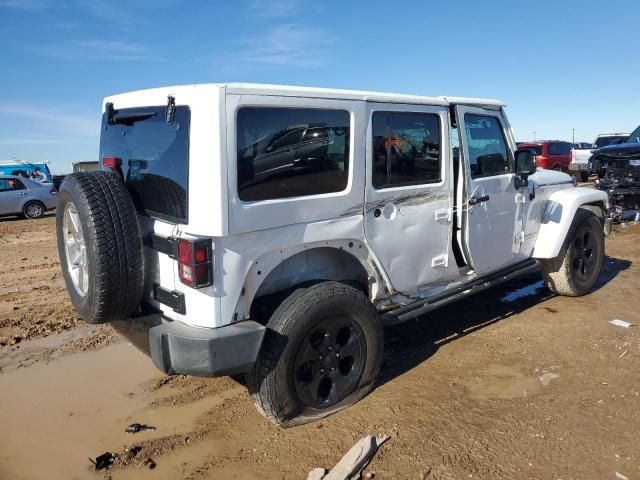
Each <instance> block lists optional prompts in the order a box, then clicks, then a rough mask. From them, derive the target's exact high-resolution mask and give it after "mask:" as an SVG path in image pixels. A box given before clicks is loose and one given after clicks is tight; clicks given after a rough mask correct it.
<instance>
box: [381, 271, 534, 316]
mask: <svg viewBox="0 0 640 480" xmlns="http://www.w3.org/2000/svg"><path fill="white" fill-rule="evenodd" d="M537 269H538V262H537V261H536V260H532V259H529V260H527V261H525V262H522V263H518V264H517V265H513V266H511V267H509V268H506V269H504V270H500V271H498V272H495V273H492V274H489V275H487V276H484V277H480V278H476V279H475V280H472V281H470V282H468V283H465V284H463V285H458V286H457V287H455V288H452V289H451V290H447V291H446V292H443V293H439V294H438V295H434V296H432V297H428V298H423V299H420V300H416V301H415V302H412V303H410V304H408V305H404V306H402V307H398V308H396V309H395V310H391V311H390V312H387V313H386V314H385V315H383V316H382V321H383V323H384V324H385V325H396V324H399V323H402V322H404V321H406V320H410V319H412V318H415V317H418V316H420V315H423V314H425V313H427V312H430V311H432V310H435V309H436V308H440V307H442V306H443V305H446V304H447V303H450V302H453V301H454V300H458V299H460V298H462V297H468V296H469V295H473V294H474V293H478V292H481V291H483V290H486V289H487V288H491V287H493V286H495V285H498V284H500V283H502V282H506V281H507V280H511V279H512V278H516V277H519V276H522V275H525V274H527V273H533V272H535V271H536V270H537Z"/></svg>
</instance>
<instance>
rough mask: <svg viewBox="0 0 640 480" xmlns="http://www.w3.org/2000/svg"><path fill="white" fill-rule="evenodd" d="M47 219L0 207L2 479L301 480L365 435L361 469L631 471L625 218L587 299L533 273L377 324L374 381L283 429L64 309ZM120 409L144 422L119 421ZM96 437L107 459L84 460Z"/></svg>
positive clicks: (637, 446)
mask: <svg viewBox="0 0 640 480" xmlns="http://www.w3.org/2000/svg"><path fill="white" fill-rule="evenodd" d="M54 227H55V218H54V217H53V216H49V217H47V218H44V219H41V220H11V219H8V220H0V248H1V249H2V252H3V257H2V259H3V261H2V269H1V270H0V431H1V433H2V434H1V435H0V479H1V480H5V479H6V480H9V479H11V480H13V479H34V478H47V479H53V480H57V479H83V478H89V479H90V478H97V479H100V478H113V479H114V480H120V479H132V478H136V479H139V478H140V479H144V478H149V479H158V480H160V479H176V478H185V479H192V480H196V479H252V480H253V479H305V478H306V476H307V473H308V472H309V470H311V469H312V468H313V467H316V466H322V467H331V466H333V465H334V464H335V463H336V462H337V461H338V460H339V459H340V457H341V456H342V455H343V454H344V453H345V452H346V451H347V450H348V449H349V448H350V447H351V446H352V445H353V443H354V442H355V441H356V440H357V439H359V438H360V437H361V436H362V435H364V434H368V433H370V434H388V435H390V436H391V439H390V440H389V441H388V442H387V443H386V444H385V445H384V446H383V447H382V449H381V450H380V452H379V453H378V455H377V456H376V457H375V458H374V460H373V462H372V463H371V464H370V466H369V467H368V468H367V471H368V472H372V473H374V474H375V478H376V479H414V480H415V479H417V480H420V479H423V480H426V479H429V480H450V479H462V478H465V479H466V478H480V479H553V480H558V479H563V480H569V479H608V478H611V479H616V478H619V479H624V478H628V479H630V480H633V479H640V436H639V435H638V433H639V432H640V408H639V407H640V335H639V333H638V328H640V314H639V308H638V301H637V298H638V293H637V292H638V291H639V289H640V275H639V273H640V266H639V265H640V225H629V226H625V227H621V228H617V230H616V232H614V234H612V236H610V237H609V238H608V239H607V258H606V264H605V271H604V273H603V275H602V277H601V280H600V282H599V284H598V286H597V290H596V291H595V292H593V293H592V294H590V295H588V296H586V297H582V298H564V297H556V296H553V295H552V294H551V293H550V292H548V291H547V290H546V289H545V288H544V287H543V286H542V283H541V282H540V278H539V277H537V276H533V277H529V278H526V279H521V280H518V281H512V282H510V283H508V284H505V285H502V286H500V287H497V288H495V289H493V290H491V291H489V292H485V293H483V294H479V295H476V296H473V297H470V298H468V299H466V300H464V301H462V302H458V303H457V304H454V305H450V306H448V307H445V308H443V309H441V310H439V311H436V312H434V313H431V314H429V315H428V316H426V317H425V318H422V319H420V320H419V321H411V322H409V323H406V324H404V325H401V326H396V327H393V328H387V329H385V336H386V340H385V360H384V364H383V373H382V376H381V378H380V379H379V384H378V386H377V388H376V389H375V390H374V391H373V393H371V394H370V395H369V396H368V397H367V398H365V399H364V400H363V401H361V402H360V403H358V404H357V405H355V406H353V407H351V408H349V409H347V410H344V411H343V412H341V413H338V414H336V415H334V416H332V417H330V418H328V419H325V420H322V421H318V422H315V423H312V424H309V425H305V426H302V427H297V428H293V429H281V428H277V427H275V426H273V425H270V424H269V423H267V422H266V421H265V420H264V419H263V418H262V417H261V416H260V415H259V414H258V413H257V412H256V410H255V409H254V408H253V405H252V404H251V402H250V400H249V398H248V395H247V393H246V391H245V389H244V388H243V387H242V386H241V385H240V384H238V383H236V382H235V381H234V380H231V379H229V378H219V379H201V378H192V377H184V376H176V377H165V376H163V375H162V374H161V373H159V372H158V371H157V370H156V369H155V368H154V367H153V365H152V364H151V361H150V360H149V359H147V358H146V357H145V356H144V355H143V354H141V353H140V352H138V351H137V350H136V349H135V348H134V347H133V346H131V345H130V344H128V343H127V342H126V341H124V340H123V339H122V338H121V337H119V336H118V334H117V333H115V332H114V331H113V330H112V329H111V327H109V326H100V327H89V326H86V325H84V324H83V323H82V322H81V321H79V319H78V318H77V317H76V315H75V314H74V312H73V309H72V308H71V305H70V303H69V301H68V298H67V295H66V291H65V289H64V284H63V280H62V277H61V273H60V271H59V266H58V261H57V252H56V246H55V235H54ZM616 318H618V319H623V320H627V321H629V322H632V323H635V324H636V325H638V326H634V327H631V328H622V327H617V326H614V325H611V324H610V323H608V322H609V320H612V319H616ZM132 422H140V423H144V424H149V425H153V426H155V427H156V430H155V431H146V432H141V433H137V434H135V435H132V434H127V433H125V432H124V428H125V427H126V426H127V425H128V424H130V423H132ZM106 451H109V452H113V453H115V454H117V458H116V461H115V462H114V465H113V467H112V468H111V469H110V470H109V471H104V470H103V471H100V472H94V471H93V466H92V465H91V463H90V462H89V460H88V458H89V457H92V458H95V457H96V456H98V455H100V454H102V453H104V452H106ZM148 458H151V459H153V461H154V462H155V463H156V464H157V466H156V468H155V469H149V468H148V467H147V466H146V465H145V462H146V461H147V459H148ZM105 472H106V473H105ZM620 475H622V476H620Z"/></svg>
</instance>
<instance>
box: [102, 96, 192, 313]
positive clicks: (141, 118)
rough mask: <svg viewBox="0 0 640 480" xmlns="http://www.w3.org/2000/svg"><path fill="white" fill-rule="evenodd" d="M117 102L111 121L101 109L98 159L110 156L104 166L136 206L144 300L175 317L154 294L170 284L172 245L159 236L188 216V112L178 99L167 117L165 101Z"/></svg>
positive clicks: (171, 232) (173, 282) (172, 232)
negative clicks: (119, 180)
mask: <svg viewBox="0 0 640 480" xmlns="http://www.w3.org/2000/svg"><path fill="white" fill-rule="evenodd" d="M165 98H166V97H165ZM160 100H162V99H160ZM158 103H159V102H158ZM119 107H120V105H118V104H117V103H116V105H115V108H116V110H115V114H114V115H113V118H112V119H111V121H109V119H108V114H107V113H105V114H104V115H103V119H102V136H101V140H100V159H101V160H102V162H103V163H104V162H105V159H110V162H113V161H114V159H115V164H116V167H114V168H110V170H111V171H114V172H115V173H117V174H118V175H120V176H121V177H122V178H123V180H124V181H125V183H126V184H127V187H128V189H129V192H130V193H131V196H132V198H133V201H134V203H135V205H136V209H137V211H138V215H139V220H140V226H141V229H142V234H143V238H144V239H145V249H144V252H145V301H147V302H149V303H151V304H152V305H154V306H156V307H158V308H160V309H161V310H163V312H164V314H165V315H166V316H169V317H171V318H175V317H176V312H177V311H178V310H176V311H174V307H173V306H168V305H163V304H161V303H159V302H156V299H157V298H161V297H160V296H161V295H162V296H166V295H165V294H164V293H163V292H173V291H174V290H175V289H176V280H175V277H176V272H177V266H176V260H175V259H174V258H172V257H173V251H172V250H173V247H172V245H171V243H167V242H166V241H163V240H164V239H167V238H169V239H171V238H172V237H176V236H178V231H179V225H181V224H187V222H188V216H187V179H188V175H187V173H188V161H189V160H188V159H189V130H190V119H191V112H190V109H189V107H187V106H184V105H178V106H176V107H175V115H174V117H173V118H172V119H171V120H170V121H167V118H166V115H165V113H166V110H167V107H166V105H161V104H156V105H153V104H150V105H142V106H136V107H134V108H119ZM153 235H155V237H154V236H153ZM159 289H160V293H158V292H159Z"/></svg>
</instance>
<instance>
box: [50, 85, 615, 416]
mask: <svg viewBox="0 0 640 480" xmlns="http://www.w3.org/2000/svg"><path fill="white" fill-rule="evenodd" d="M503 107H504V105H503V104H502V103H500V102H498V101H494V100H481V99H472V98H454V97H418V96H409V95H396V94H386V93H373V92H358V91H345V90H329V89H317V88H302V87H285V86H273V85H252V84H209V85H190V86H178V87H168V88H158V89H152V90H144V91H139V92H132V93H126V94H122V95H116V96H113V97H109V98H106V99H105V102H104V111H103V116H102V127H101V143H100V162H101V164H102V170H103V171H100V172H84V173H74V174H72V175H69V176H68V177H66V179H65V180H64V183H63V184H62V186H61V188H60V194H59V195H58V197H59V199H58V207H57V208H58V217H57V235H58V245H59V253H60V260H61V263H62V269H63V272H64V278H65V281H66V285H67V289H68V291H69V295H70V296H71V300H72V302H73V304H74V306H75V308H76V309H77V311H78V312H79V314H80V316H82V318H84V319H85V320H86V321H87V322H90V323H101V322H109V321H114V320H123V319H127V321H125V322H114V325H117V326H118V328H119V329H120V330H121V331H122V332H124V333H125V334H126V335H127V336H129V338H131V339H133V340H134V341H135V342H136V343H137V344H138V345H139V346H141V347H142V348H144V349H145V350H146V351H147V352H148V353H149V354H150V355H151V358H152V359H153V362H154V364H155V365H156V366H158V368H160V369H161V370H162V371H164V372H166V373H168V374H174V373H184V374H190V375H202V376H219V375H236V374H246V377H245V378H246V384H247V387H248V389H249V391H250V393H251V396H252V398H253V400H254V402H255V404H256V406H257V407H258V409H259V410H260V411H261V412H262V413H263V414H264V415H265V416H266V417H267V418H268V419H269V420H271V421H272V422H275V423H278V424H281V425H285V426H290V425H296V424H300V423H304V422H308V421H310V420H313V419H317V418H320V417H322V416H325V415H327V414H329V413H331V412H335V411H336V410H338V409H340V408H344V407H345V406H348V405H350V404H352V403H354V402H355V401H357V400H358V399H360V398H362V397H363V396H364V395H366V394H367V393H368V392H369V391H370V390H371V389H372V388H373V385H374V381H375V379H376V375H377V374H378V371H379V368H380V361H381V356H382V347H383V336H382V325H383V324H384V323H385V322H402V321H404V320H407V319H410V318H414V317H416V316H418V315H422V314H424V313H426V312H429V311H430V310H432V309H435V308H437V307H439V306H441V305H443V304H445V303H447V302H451V301H453V300H456V299H459V298H463V297H465V296H467V295H469V294H470V293H474V292H477V291H481V290H483V289H486V288H488V287H490V286H491V285H494V284H496V283H499V282H501V281H504V280H506V279H509V278H512V277H514V276H516V275H520V274H523V273H525V272H530V271H532V270H533V269H537V268H541V270H542V274H543V276H544V278H545V282H546V285H547V286H548V288H550V289H551V290H552V291H553V292H556V293H558V294H561V295H569V296H579V295H584V294H586V293H587V292H589V291H590V289H591V288H592V287H593V286H594V283H595V282H596V280H597V278H598V276H599V274H600V270H601V267H602V261H603V255H604V233H603V230H604V228H603V227H605V219H604V211H606V209H607V206H608V205H607V196H606V194H605V193H604V192H601V191H598V190H593V189H587V188H575V187H574V185H573V183H572V180H571V177H569V176H568V175H565V174H564V173H560V172H555V171H548V170H540V171H537V172H536V171H535V166H534V165H535V164H534V158H533V154H532V152H531V151H529V150H523V151H516V147H515V141H514V138H513V135H512V132H511V128H510V126H509V123H508V121H507V117H506V115H505V112H504V109H503Z"/></svg>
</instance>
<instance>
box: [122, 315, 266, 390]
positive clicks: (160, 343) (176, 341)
mask: <svg viewBox="0 0 640 480" xmlns="http://www.w3.org/2000/svg"><path fill="white" fill-rule="evenodd" d="M114 327H116V328H117V330H118V331H119V332H120V333H122V334H123V335H124V336H126V337H127V338H129V339H130V340H131V341H132V342H133V343H134V344H136V346H138V347H139V348H140V349H141V350H143V351H144V352H145V353H147V354H148V355H149V356H151V360H152V361H153V363H154V365H155V366H156V367H158V368H159V369H160V370H162V371H163V372H164V373H166V374H169V375H172V374H176V373H183V374H186V375H197V376H201V377H218V376H222V375H234V374H238V373H243V372H247V371H248V370H250V369H251V367H252V366H253V364H254V363H255V361H256V358H257V357H258V352H259V351H260V346H261V345H262V338H263V337H264V331H265V327H264V326H262V325H260V324H259V323H257V322H254V321H252V320H247V321H243V322H238V323H234V324H232V325H228V326H225V327H219V328H199V327H192V326H189V325H186V324H184V323H182V322H170V321H167V320H165V319H163V318H162V317H161V316H160V315H159V314H158V315H150V316H146V317H141V318H135V319H131V320H129V321H127V322H124V323H122V324H120V325H114ZM145 337H146V338H145ZM145 340H146V341H145ZM145 343H146V345H145Z"/></svg>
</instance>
